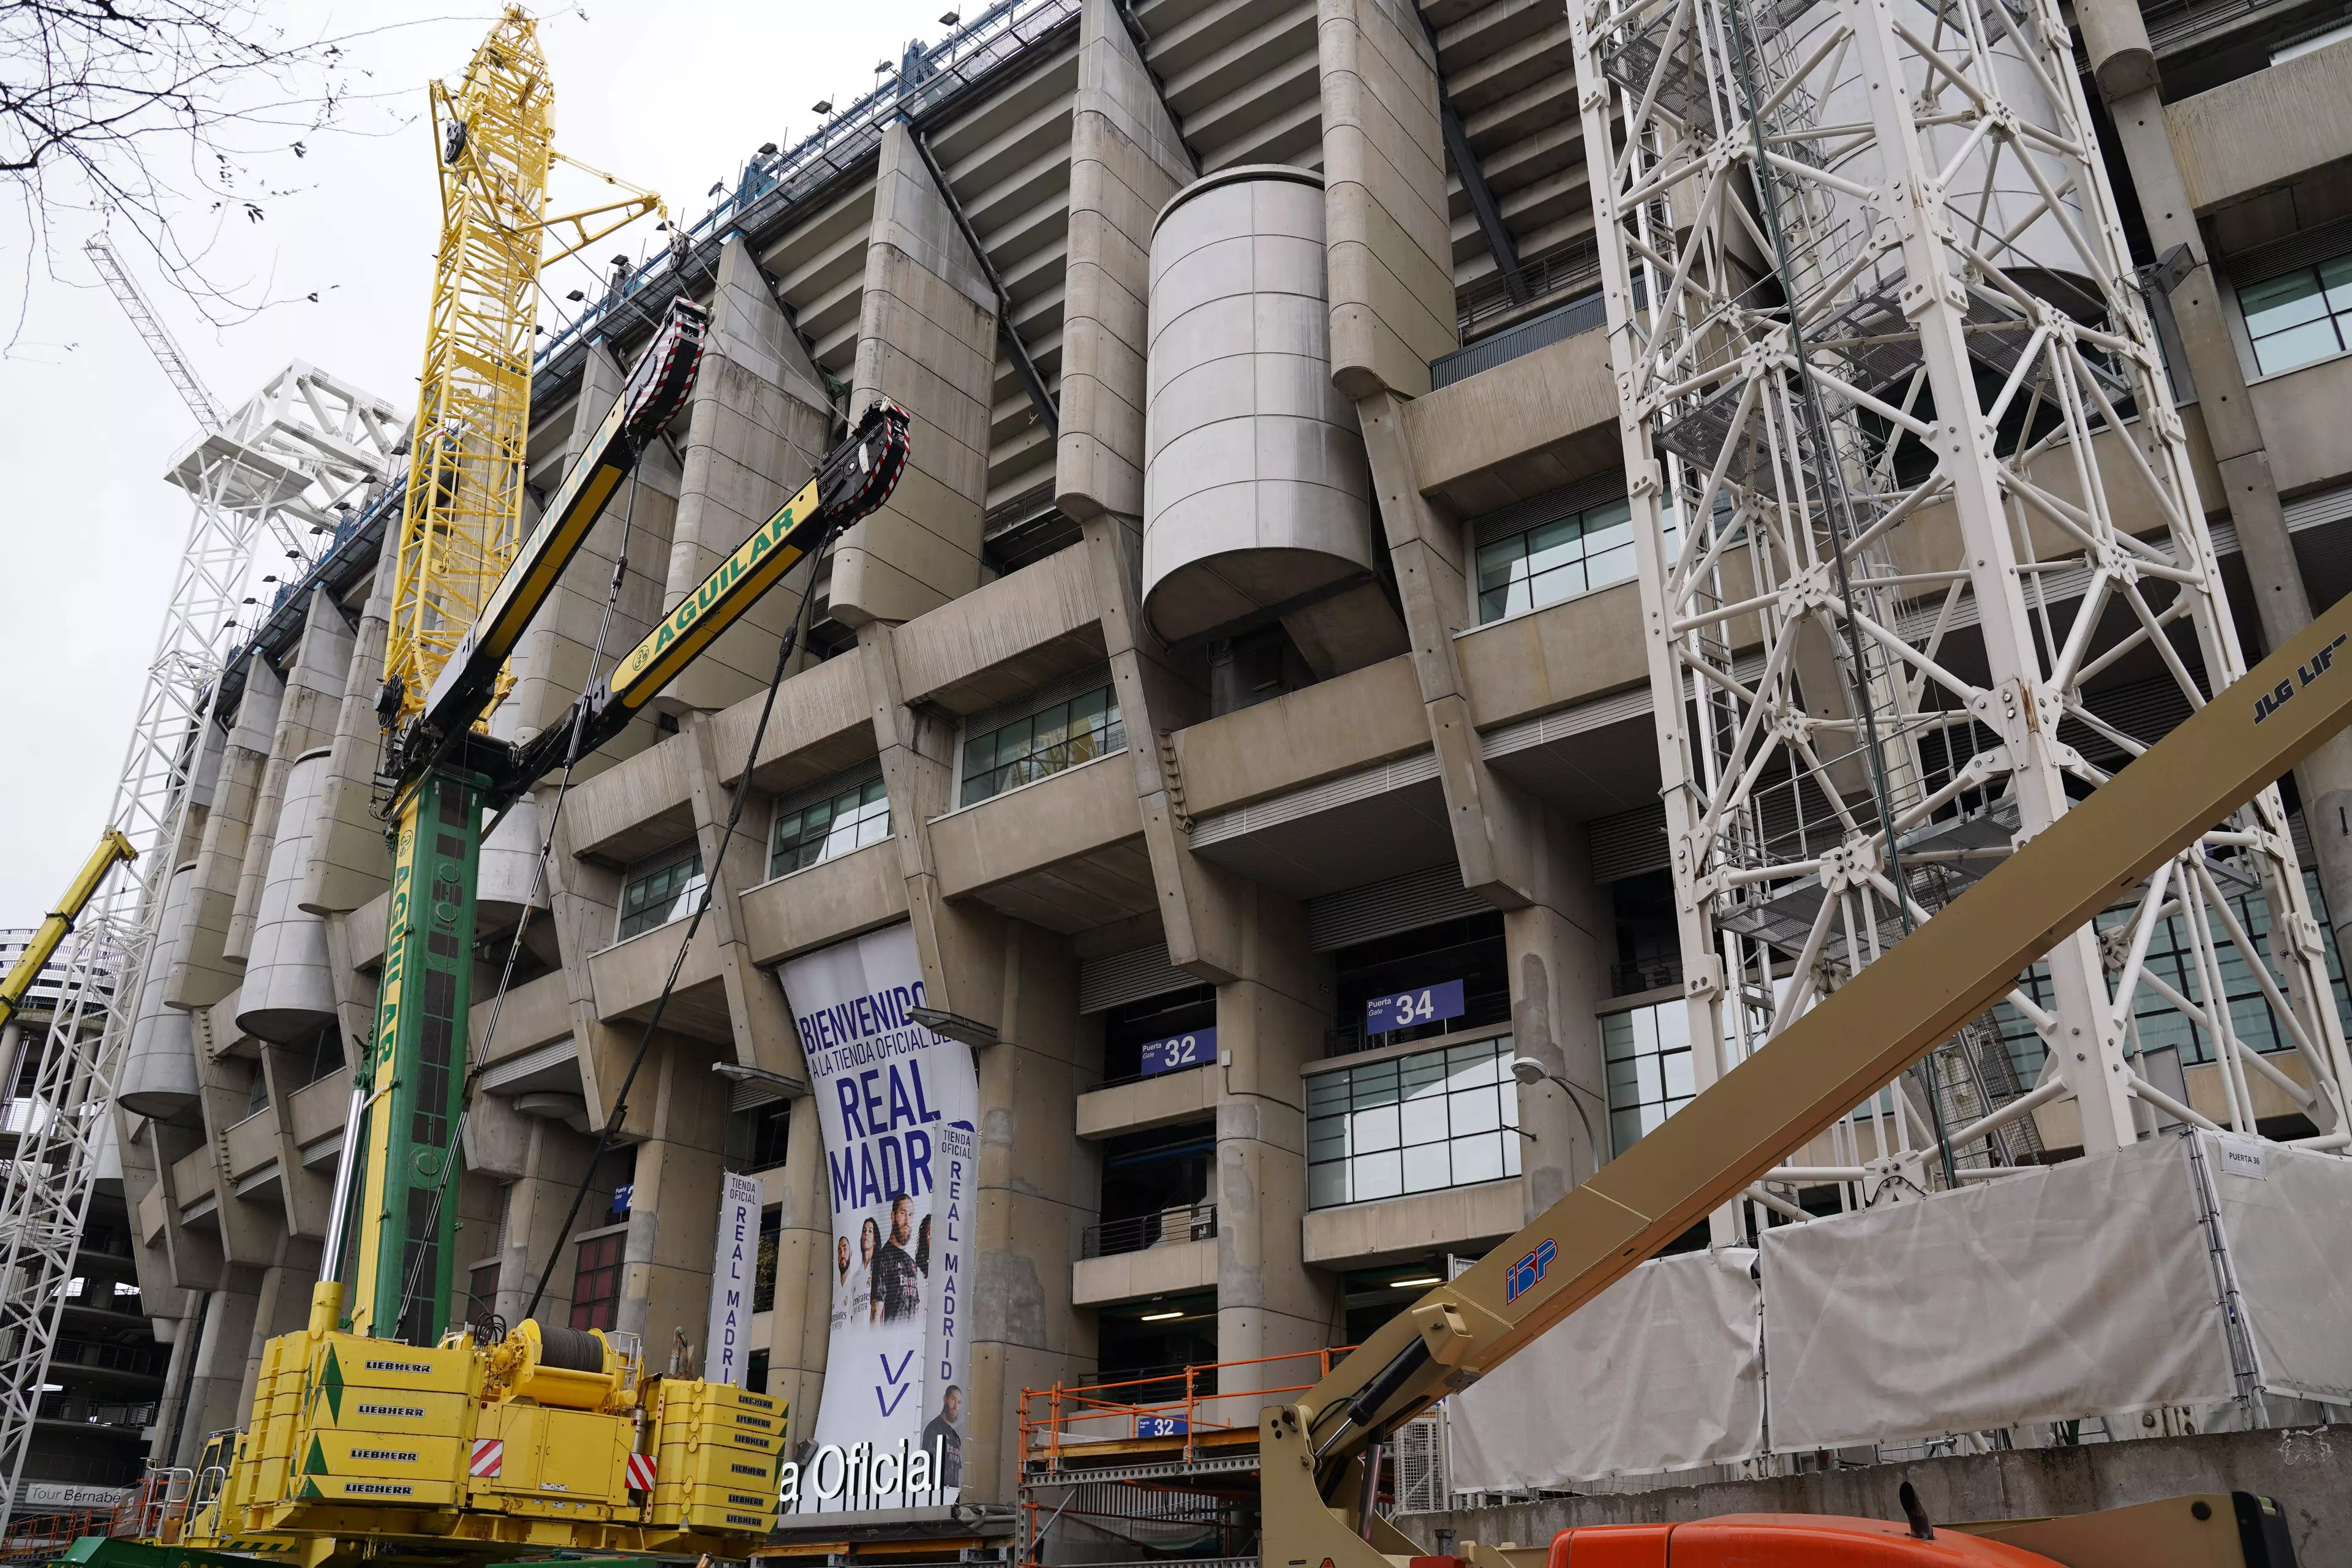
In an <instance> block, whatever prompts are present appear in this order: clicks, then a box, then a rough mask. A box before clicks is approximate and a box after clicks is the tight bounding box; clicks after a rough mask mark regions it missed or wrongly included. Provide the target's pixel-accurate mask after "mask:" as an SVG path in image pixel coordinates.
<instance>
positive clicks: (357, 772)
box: [295, 541, 399, 968]
mask: <svg viewBox="0 0 2352 1568" xmlns="http://www.w3.org/2000/svg"><path fill="white" fill-rule="evenodd" d="M398 554H399V552H398V551H396V550H395V549H394V548H393V547H392V544H391V542H389V541H387V542H386V544H385V547H384V551H383V555H382V557H381V558H380V559H379V560H378V561H377V562H376V568H375V586H374V587H373V589H371V590H370V591H369V593H368V599H367V605H366V607H365V608H364V609H362V611H361V612H360V624H359V629H358V631H357V632H356V633H355V634H354V635H353V637H352V661H351V665H350V668H349V673H348V675H347V676H346V677H345V679H344V682H343V700H342V703H341V707H340V708H339V709H338V710H336V714H335V735H334V739H333V741H331V742H329V743H330V744H331V746H333V748H334V755H332V756H331V757H330V758H328V759H327V783H326V787H325V793H324V794H323V795H321V796H320V800H319V820H318V826H316V827H314V828H313V829H312V830H311V835H310V869H309V870H307V871H305V872H304V873H303V875H302V892H301V896H300V897H299V899H297V900H295V901H296V902H297V903H299V905H300V906H301V907H302V908H303V909H306V910H310V912H311V913H313V914H348V913H349V912H351V911H352V910H355V909H358V908H359V907H360V906H361V905H362V904H364V903H366V902H367V901H368V900H370V899H373V898H374V897H375V896H376V895H377V894H378V893H381V892H383V890H384V889H385V888H387V887H389V886H390V885H391V883H392V847H391V846H390V845H389V844H388V843H386V842H385V840H384V836H383V823H381V822H379V821H377V820H376V816H375V812H374V809H373V801H374V796H375V769H376V763H378V762H379V761H380V760H381V759H382V757H383V730H382V729H381V728H379V727H378V725H377V722H376V715H375V699H376V693H377V691H378V690H379V689H381V688H382V687H383V645H384V638H385V635H386V633H387V632H388V631H389V630H390V628H391V625H392V580H393V576H394V572H395V570H396V566H397V559H398ZM338 967H339V968H340V966H338Z"/></svg>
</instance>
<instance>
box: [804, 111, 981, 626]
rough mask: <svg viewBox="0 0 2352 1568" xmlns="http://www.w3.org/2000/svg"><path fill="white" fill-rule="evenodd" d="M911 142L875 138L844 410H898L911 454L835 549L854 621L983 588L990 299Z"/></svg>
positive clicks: (844, 614) (836, 609) (897, 126)
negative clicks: (878, 503) (870, 218)
mask: <svg viewBox="0 0 2352 1568" xmlns="http://www.w3.org/2000/svg"><path fill="white" fill-rule="evenodd" d="M913 136H914V133H913V132H912V131H911V130H910V129H909V128H908V125H907V124H906V123H905V122H904V121H898V122H895V123H893V124H892V125H891V126H890V128H889V129H888V130H887V131H886V132H884V133H883V136H882V149H881V153H880V160H881V161H880V163H879V165H878V167H877V171H876V173H875V176H874V226H873V229H872V232H871V235H870V237H868V239H867V242H866V284H865V292H864V294H863V296H862V297H861V300H860V303H859V307H858V311H859V314H858V327H857V363H856V370H855V371H854V372H853V374H852V377H851V384H850V394H849V402H850V407H851V409H852V410H853V412H854V411H856V410H858V409H862V408H864V407H865V406H866V404H867V403H868V402H870V401H871V400H873V399H874V398H877V397H887V398H888V399H890V400H891V401H892V402H894V403H896V404H898V406H900V407H901V408H904V409H905V410H906V411H907V413H908V416H910V417H911V418H912V420H913V426H912V436H913V442H914V450H913V452H912V454H911V455H910V456H909V457H908V461H907V471H906V473H905V474H904V475H903V476H902V477H901V478H900V479H899V480H898V490H897V491H896V492H895V493H894V494H893V495H892V496H891V498H890V501H889V504H888V505H887V506H885V507H883V508H882V509H881V510H878V511H877V512H875V513H874V514H873V515H872V516H870V517H868V518H866V520H865V521H863V522H861V523H859V524H858V525H857V526H856V527H855V528H853V529H851V530H850V531H848V533H846V534H845V535H844V536H843V538H842V542H841V543H840V545H839V546H838V548H837V549H836V550H835V552H834V558H833V587H832V592H831V605H832V612H833V614H834V616H835V617H836V618H837V619H839V620H841V621H843V622H845V623H846V624H848V625H850V626H863V625H865V624H866V623H867V622H870V621H908V620H912V619H914V618H915V617H916V616H919V615H921V614H922V613H923V612H924V611H925V610H928V609H931V608H933V607H935V606H937V605H943V604H945V603H947V602H948V601H949V600H950V599H953V598H956V597H958V596H959V595H964V594H968V593H970V592H971V590H972V589H974V588H976V587H978V586H979V585H980V582H981V564H980V545H981V528H982V521H981V514H982V509H983V507H984V506H985V504H986V501H987V497H988V450H989V418H990V411H991V409H992V407H993V405H994V403H995V390H994V389H995V384H996V301H995V296H994V295H993V294H992V292H991V291H990V289H989V287H988V281H987V279H984V278H982V276H981V273H980V269H979V268H978V266H977V264H976V263H975V262H974V261H973V258H972V255H971V247H970V246H968V245H966V244H965V243H964V238H963V236H962V234H961V232H959V231H958V229H957V228H956V226H955V220H954V218H953V216H951V215H950V213H949V211H948V206H947V203H946V202H945V201H944V200H943V199H941V197H940V191H939V187H938V186H937V185H935V184H932V182H931V177H930V171H929V170H928V169H926V168H924V166H923V161H922V158H921V155H920V154H919V153H917V151H916V149H915V145H914V140H913Z"/></svg>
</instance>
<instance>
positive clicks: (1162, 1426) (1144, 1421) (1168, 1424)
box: [1135, 1415, 1192, 1437]
mask: <svg viewBox="0 0 2352 1568" xmlns="http://www.w3.org/2000/svg"><path fill="white" fill-rule="evenodd" d="M1191 1430H1192V1425H1191V1423H1189V1422H1187V1421H1186V1420H1185V1419H1184V1417H1183V1416H1181V1415H1138V1416H1137V1417H1136V1418H1135V1435H1136V1436H1139V1437H1181V1436H1184V1435H1185V1434H1186V1433H1187V1432H1190V1431H1191Z"/></svg>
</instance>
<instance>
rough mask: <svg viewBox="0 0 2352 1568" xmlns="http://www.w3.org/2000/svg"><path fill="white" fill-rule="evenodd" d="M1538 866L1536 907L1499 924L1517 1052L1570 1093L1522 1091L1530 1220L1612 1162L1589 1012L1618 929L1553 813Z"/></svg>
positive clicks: (1595, 1030)
mask: <svg viewBox="0 0 2352 1568" xmlns="http://www.w3.org/2000/svg"><path fill="white" fill-rule="evenodd" d="M1538 815H1539V821H1540V823H1541V826H1542V828H1543V834H1542V839H1541V844H1540V847H1539V853H1538V855H1537V857H1536V862H1535V868H1536V871H1537V875H1538V882H1537V886H1536V888H1535V889H1534V890H1535V893H1536V899H1537V901H1536V902H1534V903H1532V904H1529V905H1528V906H1527V907H1526V908H1525V909H1520V910H1508V911H1507V912H1506V913H1505V914H1504V916H1503V945H1504V950H1505V952H1506V953H1507V957H1508V961H1509V963H1510V971H1511V1042H1512V1048H1513V1049H1514V1051H1515V1052H1516V1053H1517V1055H1520V1056H1523V1057H1533V1058H1535V1059H1536V1060H1538V1061H1539V1062H1541V1063H1543V1065H1544V1070H1545V1071H1546V1072H1548V1073H1549V1074H1551V1075H1552V1076H1553V1078H1556V1079H1563V1080H1565V1081H1566V1083H1567V1084H1568V1085H1569V1086H1570V1087H1569V1088H1566V1089H1563V1088H1561V1087H1560V1086H1559V1083H1555V1082H1551V1081H1549V1080H1548V1081H1546V1082H1543V1083H1539V1084H1537V1085H1534V1086H1533V1087H1528V1086H1525V1085H1523V1086H1521V1088H1520V1089H1519V1091H1518V1092H1519V1117H1518V1121H1519V1126H1520V1127H1521V1128H1522V1129H1523V1130H1525V1131H1527V1132H1528V1133H1529V1134H1530V1135H1531V1136H1529V1137H1527V1138H1523V1139H1521V1140H1520V1141H1519V1168H1520V1170H1521V1171H1522V1172H1523V1173H1524V1176H1525V1179H1524V1181H1523V1183H1522V1185H1523V1187H1524V1188H1525V1191H1526V1195H1527V1211H1526V1212H1527V1217H1528V1218H1529V1219H1533V1218H1535V1217H1536V1215H1539V1214H1541V1213H1542V1212H1543V1211H1544V1210H1546V1209H1548V1208H1549V1207H1550V1206H1551V1205H1553V1204H1556V1203H1558V1202H1559V1200H1560V1199H1561V1198H1563V1197H1565V1196H1566V1195H1567V1194H1568V1190H1569V1188H1570V1187H1572V1186H1575V1185H1576V1184H1578V1183H1580V1182H1582V1181H1583V1180H1584V1179H1585V1178H1587V1177H1588V1176H1590V1175H1591V1174H1592V1173H1593V1172H1594V1171H1596V1170H1598V1169H1600V1167H1601V1165H1603V1164H1605V1163H1608V1160H1609V1105H1608V1089H1607V1077H1606V1074H1605V1073H1604V1071H1603V1070H1602V1068H1601V1027H1600V1024H1599V1021H1598V1020H1597V1019H1596V1018H1595V1017H1594V1010H1595V1009H1596V1008H1597V1007H1598V1006H1599V1005H1601V1002H1602V1001H1603V1000H1605V999H1606V998H1607V997H1608V995H1609V960H1610V955H1611V953H1612V952H1613V951H1614V950H1615V946H1616V942H1615V935H1616V922H1615V920H1614V918H1613V915H1612V910H1611V909H1610V902H1609V890H1608V889H1606V888H1603V887H1601V885H1600V884H1599V883H1597V882H1595V881H1594V880H1593V879H1592V867H1591V850H1590V847H1589V841H1588V839H1587V838H1586V837H1585V832H1584V828H1583V826H1582V825H1581V824H1580V823H1572V822H1569V821H1567V820H1565V819H1564V818H1562V817H1561V816H1560V815H1559V813H1558V812H1557V811H1554V810H1552V809H1551V808H1549V807H1548V806H1547V807H1542V808H1540V810H1539V814H1538Z"/></svg>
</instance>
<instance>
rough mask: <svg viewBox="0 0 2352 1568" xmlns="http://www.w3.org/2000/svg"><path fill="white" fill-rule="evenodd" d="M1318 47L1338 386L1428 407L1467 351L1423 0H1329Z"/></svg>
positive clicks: (1321, 14) (1322, 10) (1321, 9)
mask: <svg viewBox="0 0 2352 1568" xmlns="http://www.w3.org/2000/svg"><path fill="white" fill-rule="evenodd" d="M1316 49H1317V54H1318V61H1319V64H1320V68H1321V71H1322V98H1323V180H1324V186H1323V191H1324V195H1323V202H1324V244H1325V246H1326V247H1327V249H1328V257H1329V266H1330V280H1329V287H1330V302H1331V380H1332V383H1333V384H1335V385H1337V386H1338V387H1339V390H1340V391H1342V392H1344V393H1346V394H1347V395H1349V396H1350V397H1354V398H1363V397H1367V396H1370V395H1372V394H1374V393H1376V392H1398V393H1402V394H1403V395H1406V396H1408V397H1418V396H1420V395H1422V394H1423V393H1425V392H1427V391H1428V390H1429V362H1430V361H1431V360H1433V359H1434V358H1436V357H1437V356H1438V355H1440V354H1442V353H1446V352H1448V351H1449V350H1451V349H1453V348H1454V346H1455V344H1456V343H1457V342H1458V341H1459V340H1458V338H1457V337H1456V335H1455V332H1454V263H1453V249H1454V244H1453V241H1454V223H1453V218H1452V216H1451V214H1450V209H1449V207H1448V205H1447V201H1446V194H1445V148H1444V132H1443V130H1442V128H1441V122H1440V121H1439V118H1438V105H1437V52H1436V50H1435V49H1434V48H1433V47H1432V46H1431V44H1430V41H1429V36H1428V35H1427V34H1426V33H1425V32H1424V31H1423V28H1422V26H1421V20H1420V18H1419V17H1418V16H1415V15H1414V14H1413V9H1412V0H1321V4H1320V5H1318V8H1317V12H1316ZM1368 434H1369V432H1368Z"/></svg>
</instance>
